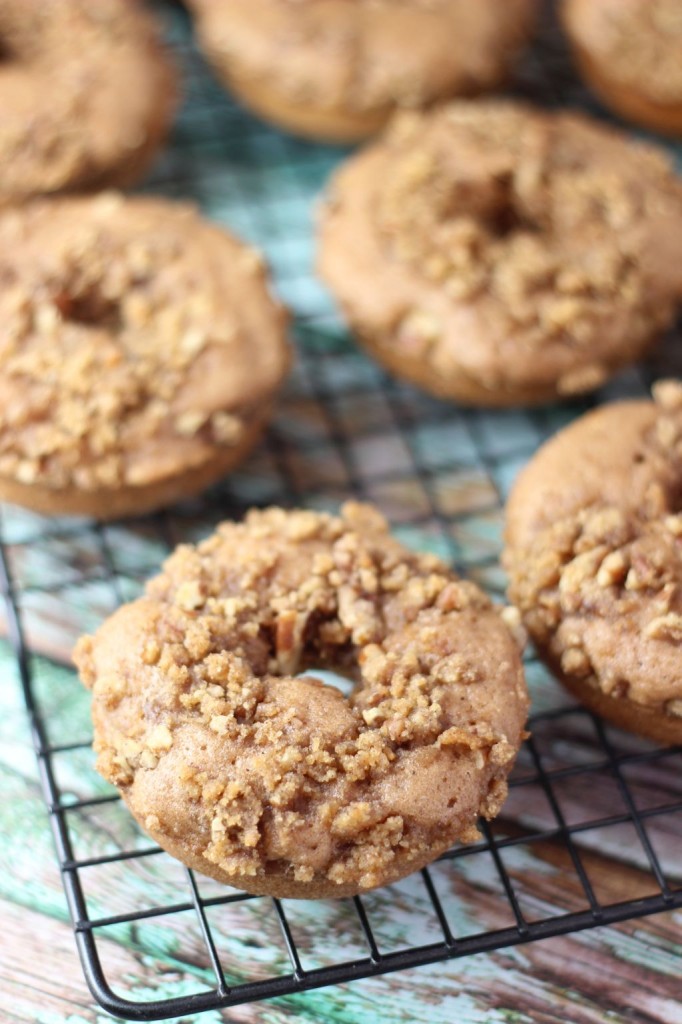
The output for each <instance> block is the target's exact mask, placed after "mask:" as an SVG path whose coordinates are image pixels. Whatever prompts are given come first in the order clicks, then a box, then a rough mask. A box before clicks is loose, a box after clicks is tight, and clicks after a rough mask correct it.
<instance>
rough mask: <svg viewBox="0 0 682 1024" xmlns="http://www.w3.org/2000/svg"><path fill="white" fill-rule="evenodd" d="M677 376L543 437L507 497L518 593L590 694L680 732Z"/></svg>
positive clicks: (543, 650)
mask: <svg viewBox="0 0 682 1024" xmlns="http://www.w3.org/2000/svg"><path fill="white" fill-rule="evenodd" d="M681 511H682V384H680V383H679V382H676V381H662V382H660V383H659V384H658V385H657V386H655V388H654V400H653V401H650V400H632V401H623V402H615V403H613V404H610V405H606V406H603V407H601V408H598V409H596V410H595V411H593V412H590V413H588V414H587V415H585V416H582V417H581V418H580V419H578V420H576V421H575V422H574V423H572V424H571V425H570V426H568V427H566V428H565V429H564V430H562V431H560V433H559V434H557V435H556V436H555V437H554V438H552V439H551V440H550V441H548V442H547V443H546V444H545V445H544V446H543V447H542V448H541V449H540V450H539V451H538V452H537V454H536V455H535V456H534V458H533V459H532V460H531V461H530V463H529V464H528V465H527V466H526V468H525V469H524V470H523V471H522V473H521V475H520V476H519V478H518V480H517V482H516V484H515V485H514V488H513V490H512V493H511V496H510V498H509V503H508V508H507V527H506V551H505V564H506V566H507V568H508V570H509V576H510V587H509V595H510V598H511V600H513V601H515V602H516V603H517V604H518V608H519V610H520V612H521V616H522V619H523V623H524V625H525V627H526V628H527V630H528V632H529V633H530V635H531V637H532V638H533V641H534V643H535V646H536V648H537V650H538V653H539V655H540V657H541V658H542V659H543V660H544V661H545V662H546V663H547V664H548V665H549V667H550V668H551V669H552V670H553V672H554V673H555V674H556V676H557V677H558V679H560V680H561V682H562V683H563V684H564V685H565V686H566V687H567V688H568V689H569V690H570V692H571V693H573V694H574V695H575V696H576V697H577V698H578V699H579V700H580V701H582V702H583V703H584V704H585V705H587V707H588V708H590V709H591V710H592V711H594V712H596V713H597V714H599V715H602V716H603V717H604V718H606V719H608V721H610V722H613V723H614V724H615V725H618V726H620V727H621V728H623V729H627V730H629V731H631V732H634V733H638V734H639V735H642V736H646V737H648V738H650V739H653V740H656V741H658V742H660V743H682V514H681Z"/></svg>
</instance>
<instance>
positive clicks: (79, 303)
mask: <svg viewBox="0 0 682 1024" xmlns="http://www.w3.org/2000/svg"><path fill="white" fill-rule="evenodd" d="M54 303H55V306H56V307H57V309H58V310H59V312H60V313H61V316H62V319H63V320H66V321H68V322H69V323H72V324H80V325H81V326H83V327H97V328H103V329H105V330H110V331H116V330H119V329H120V328H121V327H122V317H121V307H120V303H119V302H118V301H117V300H116V299H110V298H107V297H106V296H104V295H102V293H101V292H100V291H98V289H96V288H90V289H88V290H87V291H83V292H77V293H70V292H62V293H61V294H60V295H57V296H56V297H55V299H54Z"/></svg>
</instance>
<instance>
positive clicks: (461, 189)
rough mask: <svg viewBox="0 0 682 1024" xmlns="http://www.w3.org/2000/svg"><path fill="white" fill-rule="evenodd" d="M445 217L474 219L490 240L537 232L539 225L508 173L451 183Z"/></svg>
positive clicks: (511, 175) (512, 177) (513, 179)
mask: <svg viewBox="0 0 682 1024" xmlns="http://www.w3.org/2000/svg"><path fill="white" fill-rule="evenodd" d="M445 214H446V218H452V219H458V218H460V217H462V216H467V217H471V218H473V219H474V220H475V221H477V223H478V224H479V226H480V227H481V228H483V230H484V231H485V232H486V233H487V234H488V235H491V236H492V237H493V238H497V239H504V238H507V237H508V236H510V235H514V234H517V233H518V232H521V231H522V232H531V233H537V232H538V231H539V230H540V225H539V224H538V223H537V222H536V220H535V219H534V218H533V217H532V216H530V211H529V210H528V209H527V207H526V206H525V205H524V204H523V202H522V200H521V197H520V196H519V194H518V189H517V185H516V181H515V178H514V175H513V174H512V172H511V171H509V172H501V173H497V174H491V175H490V177H484V178H483V179H477V180H474V181H470V182H469V181H464V182H462V181H461V180H458V181H455V182H453V185H452V195H451V201H450V204H449V209H447V210H446V211H445Z"/></svg>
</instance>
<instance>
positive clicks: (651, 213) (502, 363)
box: [318, 100, 682, 406]
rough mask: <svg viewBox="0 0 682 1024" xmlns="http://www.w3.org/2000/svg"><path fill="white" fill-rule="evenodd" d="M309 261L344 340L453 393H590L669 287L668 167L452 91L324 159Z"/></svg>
mask: <svg viewBox="0 0 682 1024" xmlns="http://www.w3.org/2000/svg"><path fill="white" fill-rule="evenodd" d="M318 266H319V270H320V273H321V275H322V277H323V279H324V280H325V281H326V283H327V284H328V286H329V288H330V289H331V291H332V292H333V293H334V295H335V296H336V298H337V300H338V301H339V303H340V306H341V308H342V310H343V312H344V313H345V315H346V317H347V320H348V321H349V323H350V325H351V327H352V328H353V329H354V331H355V332H356V334H357V336H358V339H359V341H360V342H361V343H362V344H363V345H364V346H365V347H366V348H367V349H368V351H369V352H370V353H371V354H372V355H374V356H375V357H376V358H377V360H378V361H379V362H381V363H383V364H384V365H385V366H386V367H387V368H388V369H389V370H391V371H392V372H394V373H396V374H397V375H398V376H401V377H405V378H407V379H408V380H411V381H413V382H414V383H416V384H418V385H419V386H421V387H423V388H424V389H425V390H427V391H430V392H432V393H433V394H436V395H440V396H442V397H444V398H451V399H456V400H458V401H460V402H463V403H465V404H471V405H488V406H513V405H531V404H535V403H539V402H546V401H548V400H550V399H552V398H555V397H557V396H560V397H563V396H566V395H573V394H577V393H579V392H583V391H589V390H591V389H593V388H595V387H597V386H598V385H600V384H602V383H603V382H604V381H605V380H606V379H607V378H608V377H610V376H611V374H613V373H614V372H615V371H616V370H617V369H619V368H620V367H622V366H624V365H626V364H627V363H630V362H632V361H633V360H636V359H637V358H639V357H640V356H641V355H642V354H643V353H644V352H645V351H646V350H647V348H648V347H649V346H650V345H651V344H652V342H653V341H654V340H655V339H656V338H657V336H658V335H659V334H660V332H661V331H662V330H663V328H665V327H666V326H667V325H669V324H670V323H671V322H672V321H673V319H674V316H675V310H676V306H677V302H678V299H679V296H680V294H682V181H680V179H678V178H677V177H676V176H675V175H674V173H673V170H672V166H671V162H670V160H669V159H668V157H667V156H666V155H664V153H663V152H662V151H659V150H658V149H656V148H654V147H652V146H647V145H644V144H642V143H637V142H634V141H632V140H630V139H628V138H626V137H625V136H623V135H622V134H620V133H618V132H617V131H615V130H613V129H610V128H607V127H604V126H602V125H600V124H597V123H596V122H594V121H591V120H589V119H588V118H586V117H582V116H580V115H578V114H574V113H567V112H558V113H547V112H541V111H540V110H534V109H532V108H530V107H527V106H524V105H522V104H519V103H514V102H504V101H483V100H481V101H477V102H472V101H468V102H467V101H460V102H458V103H453V104H451V105H449V106H445V107H442V108H440V109H438V110H436V111H433V112H430V113H426V114H421V115H417V114H405V115H402V116H399V117H398V118H397V119H396V120H395V122H394V123H393V125H392V127H391V128H390V129H389V130H388V132H387V133H386V135H385V137H384V138H382V139H381V140H380V141H379V142H377V143H375V144H373V145H372V146H370V147H369V148H367V149H366V150H365V151H364V152H362V153H360V154H359V155H357V156H354V157H351V158H350V160H348V161H347V162H346V163H345V165H343V166H342V168H341V170H340V171H339V172H338V173H337V175H336V176H335V178H334V179H333V181H332V184H331V187H330V189H329V194H328V200H327V203H326V205H325V206H324V208H323V209H322V211H321V220H320V243H319V258H318Z"/></svg>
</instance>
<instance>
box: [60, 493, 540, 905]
mask: <svg viewBox="0 0 682 1024" xmlns="http://www.w3.org/2000/svg"><path fill="white" fill-rule="evenodd" d="M506 615H507V616H508V622H509V624H510V626H511V627H512V629H515V630H516V631H517V632H518V613H516V610H515V609H506ZM503 616H505V613H504V612H503V613H502V616H501V615H500V614H499V611H498V610H496V609H495V608H493V606H492V605H491V603H490V601H489V600H488V598H487V597H485V596H484V594H483V593H482V592H481V591H480V590H479V589H478V588H477V587H476V586H475V585H474V584H473V583H469V582H465V581H464V580H460V579H458V578H457V577H456V576H454V575H453V574H452V573H451V572H450V571H449V570H448V569H447V567H446V566H445V565H444V564H443V563H442V562H440V561H439V560H438V559H437V558H435V557H434V556H432V555H418V554H414V553H411V552H409V551H407V550H406V549H405V548H403V547H402V546H401V545H400V544H399V543H398V542H397V541H395V540H393V539H392V538H391V536H390V535H389V533H388V530H387V526H386V523H385V521H384V519H383V518H382V517H381V516H380V515H379V514H378V513H377V512H376V511H375V510H374V509H372V507H371V506H367V505H357V504H347V505H345V506H344V508H343V509H342V511H341V515H340V516H338V517H337V516H331V515H328V514H324V513H318V512H309V511H285V510H283V509H278V508H270V509H267V510H265V511H252V512H251V513H250V514H249V515H248V516H247V518H246V521H245V522H244V523H242V524H236V523H223V524H222V525H221V526H220V527H219V528H218V530H217V532H216V533H215V534H213V536H212V537H209V539H208V540H206V541H204V542H203V543H201V544H199V546H198V547H190V546H186V545H185V546H181V547H179V548H178V549H177V550H176V552H175V553H174V554H173V555H172V556H171V557H170V558H169V559H168V561H167V562H166V565H165V567H164V571H163V573H162V574H161V575H160V576H157V577H156V579H154V580H152V581H151V582H150V583H149V584H148V586H147V591H146V595H145V596H144V597H142V598H140V599H139V600H137V601H135V602H133V603H132V604H128V605H125V606H123V607H122V608H120V609H119V610H118V611H117V612H116V613H115V614H114V615H113V616H112V617H111V618H109V619H108V620H107V621H106V622H105V623H104V624H103V625H102V626H101V627H100V629H99V630H98V632H97V633H96V634H95V636H94V637H89V636H86V637H83V638H82V639H81V640H80V641H79V642H78V645H77V647H76V650H75V654H74V657H75V661H76V664H77V666H78V668H79V670H80V674H81V678H82V680H83V682H84V683H85V685H86V686H87V687H88V688H90V689H92V692H93V703H92V714H93V721H94V725H95V750H96V751H97V753H98V755H99V756H98V760H97V768H98V770H99V771H100V772H101V774H102V775H103V776H104V777H105V778H106V779H108V780H109V781H110V782H113V783H114V785H116V786H118V788H119V790H120V791H121V794H122V796H123V799H124V800H125V802H126V804H127V805H128V807H129V808H130V810H131V811H132V813H133V815H134V816H135V818H136V819H137V820H138V822H139V823H140V824H141V825H142V826H143V827H144V828H145V829H146V830H147V832H149V834H150V835H151V836H152V837H153V839H154V840H155V841H156V842H158V843H159V844H160V845H161V846H162V847H163V848H164V849H166V850H167V851H168V852H169V853H171V854H172V855H173V856H175V857H178V858H179V859H180V860H181V861H183V862H184V863H185V864H187V865H189V866H190V867H192V868H195V869H196V870H198V871H201V872H203V873H204V874H206V875H210V876H211V877H212V878H215V879H217V880H218V881H221V882H224V883H226V884H229V885H232V886H235V887H237V888H241V889H246V890H247V891H248V892H252V893H257V894H269V895H272V896H279V897H286V898H317V897H328V896H349V895H353V894H355V893H358V892H360V891H362V890H366V889H371V888H374V887H375V886H380V885H385V884H388V883H389V882H392V881H395V880H396V879H398V878H401V877H403V876H404V875H407V874H409V873H410V872H412V871H415V870H417V869H418V868H421V867H423V866H424V865H425V864H426V863H427V862H429V861H431V860H434V859H435V858H436V857H437V856H438V855H439V854H440V853H442V852H443V851H444V850H446V849H447V848H448V847H449V846H450V845H451V844H452V843H454V842H456V841H458V840H459V841H462V842H469V841H473V840H474V839H476V838H477V837H478V833H477V830H476V820H477V817H478V815H479V814H481V815H483V816H484V817H486V818H492V817H493V816H494V815H495V814H496V813H497V812H498V810H499V808H500V806H501V804H502V802H503V800H504V798H505V795H506V791H507V784H506V778H507V775H508V774H509V772H510V770H511V768H512V765H513V763H514V759H515V757H516V753H517V751H518V748H519V744H520V742H521V739H522V736H523V728H524V723H525V719H526V712H527V694H526V687H525V682H524V677H523V670H522V665H521V660H520V654H519V650H518V646H517V643H516V641H515V639H514V636H513V635H512V631H511V629H510V628H509V626H508V625H507V624H506V622H505V619H504V617H503ZM315 667H333V668H336V669H337V670H338V671H340V672H342V673H344V674H345V675H347V676H351V677H353V678H354V679H355V681H356V687H355V690H354V693H353V695H352V696H351V697H350V698H349V699H346V697H344V696H343V695H342V694H341V692H340V690H338V689H336V688H335V687H333V686H330V685H327V684H324V683H322V682H320V681H319V680H317V679H315V678H314V677H313V676H310V675H298V673H301V672H305V671H306V670H309V669H314V668H315Z"/></svg>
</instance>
